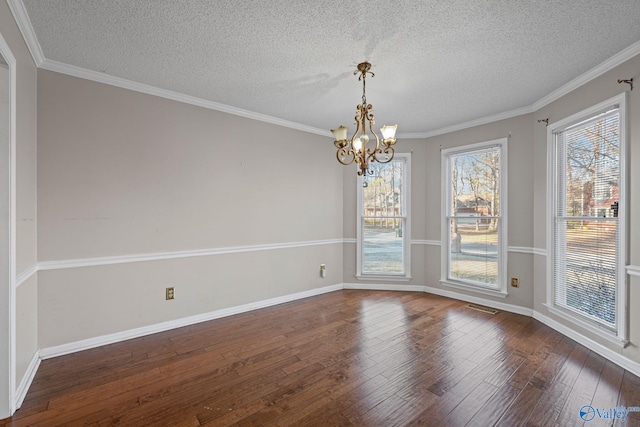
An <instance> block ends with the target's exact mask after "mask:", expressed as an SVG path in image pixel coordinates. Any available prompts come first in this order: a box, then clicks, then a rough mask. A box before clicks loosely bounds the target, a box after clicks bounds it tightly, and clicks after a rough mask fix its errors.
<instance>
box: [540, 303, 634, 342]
mask: <svg viewBox="0 0 640 427" xmlns="http://www.w3.org/2000/svg"><path fill="white" fill-rule="evenodd" d="M544 306H545V307H547V310H549V312H550V313H553V314H555V315H556V316H558V317H560V318H562V319H563V320H566V321H567V322H570V323H572V324H574V325H576V326H579V327H581V328H583V329H586V330H588V331H589V332H591V333H593V334H594V335H596V336H598V337H600V338H602V339H604V340H606V341H607V342H609V343H611V344H614V345H616V346H618V347H620V348H625V347H626V346H627V345H628V344H629V340H626V339H623V338H620V337H619V336H618V335H617V334H616V333H615V332H614V331H612V330H610V329H608V328H606V327H605V326H603V325H601V324H599V323H597V322H592V321H589V320H587V319H582V318H580V316H578V315H574V314H572V313H570V312H568V311H566V310H563V309H562V308H558V307H554V306H552V305H550V304H544Z"/></svg>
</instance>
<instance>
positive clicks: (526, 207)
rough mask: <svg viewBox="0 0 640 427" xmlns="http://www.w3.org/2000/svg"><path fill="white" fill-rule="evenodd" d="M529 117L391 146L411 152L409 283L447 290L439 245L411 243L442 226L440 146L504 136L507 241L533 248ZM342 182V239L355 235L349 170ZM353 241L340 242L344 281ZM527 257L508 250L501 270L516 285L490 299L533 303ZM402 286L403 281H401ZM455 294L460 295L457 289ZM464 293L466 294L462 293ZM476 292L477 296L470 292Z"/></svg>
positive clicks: (433, 236)
mask: <svg viewBox="0 0 640 427" xmlns="http://www.w3.org/2000/svg"><path fill="white" fill-rule="evenodd" d="M533 122H534V120H533V115H524V116H519V117H515V118H512V119H508V120H501V121H498V122H494V123H490V124H487V125H483V126H478V127H474V128H470V129H465V130H461V131H457V132H452V133H449V134H445V135H440V136H435V137H432V138H427V139H403V140H400V141H399V142H398V144H397V147H398V149H399V151H401V152H411V153H412V154H411V173H412V176H411V227H412V230H411V231H412V236H411V239H412V240H413V241H414V244H413V245H412V247H411V275H412V279H411V281H410V282H409V284H410V285H426V286H429V287H432V288H436V289H441V290H446V291H451V288H447V287H444V286H442V285H441V284H440V258H441V256H440V250H441V248H440V246H439V245H434V244H426V245H425V244H423V243H424V242H417V243H416V242H415V241H424V240H427V241H438V242H439V241H440V238H441V236H440V230H441V226H442V207H441V192H442V184H441V183H442V174H441V165H440V162H441V159H440V150H441V149H445V148H450V147H455V146H461V145H468V144H473V143H476V142H483V141H490V140H494V139H499V138H505V137H507V136H509V135H511V136H510V137H509V141H508V169H509V175H508V203H509V213H508V214H509V223H508V227H509V229H508V244H509V246H516V247H526V248H532V247H533V230H532V228H531V224H532V223H533V194H532V191H533V186H532V182H533V163H532V162H531V159H532V157H533V144H532V140H533V124H532V123H533ZM344 177H345V178H344V180H345V191H344V194H345V196H344V198H345V213H344V224H345V237H347V238H355V236H356V209H355V204H353V202H351V205H350V206H347V200H353V199H355V195H356V177H355V170H351V171H349V172H348V173H345V174H344ZM355 251H356V245H355V244H354V243H348V244H345V257H346V261H345V264H344V267H345V273H344V276H345V277H344V280H345V282H348V283H357V282H358V280H357V279H356V277H355V273H356V266H355V257H356V253H355ZM532 269H533V259H532V256H531V255H528V254H521V253H516V252H514V253H510V254H509V260H508V266H507V270H508V271H507V274H508V275H510V276H517V277H519V278H520V281H521V286H520V287H519V288H517V289H516V288H509V296H508V297H507V298H506V299H502V298H491V297H488V296H485V295H482V297H483V298H486V299H494V300H496V301H499V302H503V303H508V304H513V305H516V306H519V307H525V308H531V307H532V306H533V270H532ZM403 284H404V283H403ZM456 292H458V293H462V294H464V293H465V292H463V291H458V290H456ZM466 294H467V295H472V294H468V293H466ZM476 295H477V294H476Z"/></svg>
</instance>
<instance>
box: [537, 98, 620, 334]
mask: <svg viewBox="0 0 640 427" xmlns="http://www.w3.org/2000/svg"><path fill="white" fill-rule="evenodd" d="M624 101H625V99H624V96H622V97H619V98H616V99H614V100H612V101H608V102H607V103H605V104H601V105H599V106H597V107H594V108H592V109H590V110H587V111H585V112H582V113H580V114H578V115H576V116H573V117H571V118H569V119H567V120H564V121H562V122H560V123H557V124H554V125H553V126H552V127H551V129H550V130H549V144H550V147H549V152H550V156H551V157H550V162H549V173H550V174H551V176H550V179H549V182H550V189H549V195H550V197H551V200H550V203H549V207H550V213H549V229H550V232H551V235H550V237H549V239H548V244H549V245H550V248H549V254H550V256H549V261H550V265H549V274H550V280H549V281H548V285H549V292H548V296H547V299H548V304H549V305H550V307H551V309H552V311H554V310H555V311H554V312H555V313H556V314H559V315H561V316H563V317H566V318H568V319H570V320H575V321H577V322H579V323H580V322H581V323H587V325H589V326H591V328H590V329H591V330H593V329H594V328H593V326H596V330H597V331H599V333H601V334H603V335H604V336H607V335H608V336H609V338H610V337H612V336H613V337H615V338H616V341H617V342H623V341H624V339H625V335H626V322H625V318H626V308H625V307H626V291H625V288H626V286H625V280H626V276H625V272H624V266H625V257H624V248H625V244H624V241H625V239H624V236H625V223H624V220H625V204H624V202H625V198H624V194H625V192H624V189H625V180H624V169H625V167H624V165H625V157H624V156H625V149H624V148H625V142H624V141H625V139H624V138H625V136H624Z"/></svg>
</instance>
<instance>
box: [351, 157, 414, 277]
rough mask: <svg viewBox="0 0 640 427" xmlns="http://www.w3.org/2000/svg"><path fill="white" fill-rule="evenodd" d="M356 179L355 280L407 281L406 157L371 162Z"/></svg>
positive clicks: (407, 187) (407, 160)
mask: <svg viewBox="0 0 640 427" xmlns="http://www.w3.org/2000/svg"><path fill="white" fill-rule="evenodd" d="M369 171H370V172H371V175H367V176H364V177H360V178H359V179H358V212H359V215H358V261H357V267H358V274H357V276H358V278H367V279H376V278H383V279H387V280H388V279H391V280H393V279H396V280H409V278H410V267H409V264H410V255H409V254H410V244H411V228H410V224H409V212H410V203H409V194H411V193H410V181H411V168H410V155H409V154H396V155H395V157H394V159H393V160H392V161H391V162H389V163H378V162H373V163H371V164H370V165H369Z"/></svg>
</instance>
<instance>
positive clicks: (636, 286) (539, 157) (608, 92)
mask: <svg viewBox="0 0 640 427" xmlns="http://www.w3.org/2000/svg"><path fill="white" fill-rule="evenodd" d="M639 69H640V56H636V57H634V58H632V59H630V60H629V61H627V62H625V63H623V64H621V65H620V66H618V67H616V68H614V69H613V70H611V71H609V72H607V73H605V74H603V75H601V76H600V77H598V78H596V79H594V80H592V81H590V82H589V83H587V84H585V85H583V86H581V87H580V88H578V89H576V90H574V91H573V92H571V93H569V94H567V95H566V96H563V97H562V98H560V99H558V100H556V101H554V102H552V103H551V104H549V105H547V106H545V107H544V108H542V109H540V110H539V111H537V112H536V118H547V117H548V118H549V123H553V122H557V121H559V120H562V119H564V118H566V117H569V116H571V115H572V114H575V113H578V112H580V111H582V110H584V109H586V108H589V107H591V106H594V105H596V104H598V103H600V102H603V101H606V100H607V99H610V98H612V97H614V96H616V95H618V94H620V93H622V92H623V91H625V90H628V89H629V86H628V85H626V84H623V85H620V84H618V82H617V80H618V79H629V78H631V77H635V78H636V80H637V76H638V70H639ZM627 107H628V108H627V114H628V128H629V129H628V130H629V136H630V141H629V151H628V155H629V160H630V162H629V165H630V167H629V171H630V174H629V180H628V190H629V193H628V199H627V202H628V204H629V206H630V211H629V213H628V227H629V230H628V239H629V240H628V241H629V242H630V245H631V246H630V252H629V260H628V262H629V264H631V265H635V266H638V265H640V245H639V242H640V227H639V226H638V221H637V219H638V218H639V217H640V187H638V182H640V168H638V166H637V165H639V164H640V98H638V89H637V87H636V88H634V90H633V91H632V92H629V93H628V105H627ZM546 138H547V136H546V129H545V127H544V125H540V126H536V128H535V133H534V140H533V143H534V146H535V149H534V156H535V157H534V163H535V173H534V183H533V184H534V209H533V212H534V222H533V230H534V235H535V246H536V247H538V248H546V244H547V242H546V237H547V236H546V222H545V220H546V206H547V189H546V185H547V184H546V165H547V159H546V147H547V139H546ZM629 281H630V287H629V307H630V310H629V313H630V319H629V331H630V341H631V343H630V344H629V345H628V346H627V347H626V348H625V349H622V348H620V347H617V346H615V345H612V344H610V343H608V342H606V341H604V340H602V339H600V338H599V337H598V336H596V335H594V334H592V333H591V332H590V331H589V330H587V329H583V328H578V327H573V329H575V330H576V331H578V332H579V333H581V334H582V335H584V336H586V337H588V338H590V339H592V340H593V341H596V342H598V343H600V344H602V345H604V346H605V347H608V348H610V349H611V350H612V351H615V352H618V353H621V354H622V355H624V356H625V357H627V358H629V359H631V360H633V361H635V362H639V363H640V348H639V346H640V313H638V310H637V307H638V306H640V278H639V277H634V276H631V277H630V278H629ZM534 282H535V300H534V307H533V308H534V310H536V311H537V312H539V313H542V314H544V315H545V316H548V317H549V318H551V319H554V320H556V321H557V322H559V323H562V324H566V322H564V321H563V320H562V319H561V318H559V317H557V316H555V315H554V314H553V313H551V312H550V311H549V310H547V307H546V306H545V305H544V303H545V299H546V282H547V278H546V258H545V257H541V256H536V259H535V263H534ZM567 326H569V325H567Z"/></svg>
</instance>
